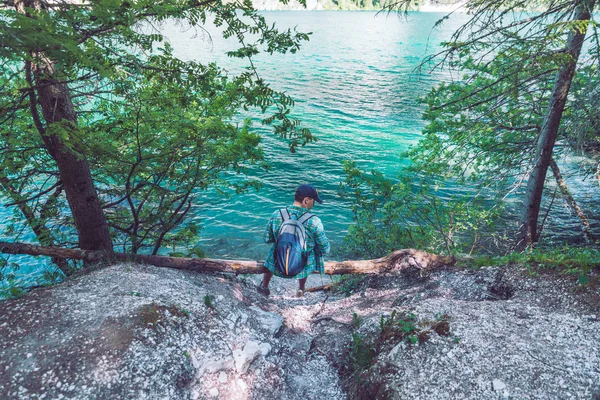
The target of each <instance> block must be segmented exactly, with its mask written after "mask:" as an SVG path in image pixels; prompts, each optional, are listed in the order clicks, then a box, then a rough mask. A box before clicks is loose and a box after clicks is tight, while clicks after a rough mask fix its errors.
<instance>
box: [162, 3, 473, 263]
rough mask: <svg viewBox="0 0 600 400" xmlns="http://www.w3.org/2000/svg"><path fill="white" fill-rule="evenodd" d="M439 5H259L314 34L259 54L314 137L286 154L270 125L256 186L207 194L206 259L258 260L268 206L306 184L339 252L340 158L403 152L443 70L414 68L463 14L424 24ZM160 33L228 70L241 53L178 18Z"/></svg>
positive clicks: (373, 164) (344, 210) (391, 164)
mask: <svg viewBox="0 0 600 400" xmlns="http://www.w3.org/2000/svg"><path fill="white" fill-rule="evenodd" d="M443 15H444V14H441V13H413V14H410V15H409V16H408V17H407V18H404V17H398V16H397V15H389V16H388V15H385V14H381V15H377V14H376V13H375V12H340V11H332V12H302V11H296V12H265V16H266V18H267V19H268V20H270V21H275V22H276V23H277V25H278V26H279V27H282V28H283V27H294V26H296V27H297V29H298V30H299V31H303V32H312V35H311V39H310V41H309V42H308V43H305V44H304V46H303V47H302V49H301V51H300V52H298V53H297V54H285V55H274V56H261V57H259V58H258V59H257V60H256V66H257V68H258V69H259V71H260V74H261V76H262V77H263V78H265V79H266V80H267V81H269V82H272V84H273V86H274V87H275V88H277V89H280V90H285V91H287V92H288V93H290V94H292V95H293V97H294V99H295V101H296V107H295V109H294V113H295V115H297V116H298V117H299V118H300V119H301V120H302V121H303V123H304V125H305V126H307V127H308V128H310V129H311V131H312V132H313V133H314V135H316V136H317V137H318V139H319V141H318V142H317V143H316V144H312V145H309V146H306V147H304V148H301V149H299V151H298V153H296V154H291V153H290V152H289V150H288V147H287V145H286V143H285V142H284V141H282V140H280V139H277V138H275V137H273V135H272V134H271V133H270V131H269V129H268V128H262V127H260V125H257V126H258V127H259V128H260V130H261V132H263V133H264V135H263V137H264V141H263V146H264V148H265V150H266V153H267V159H268V161H269V163H270V164H271V165H272V167H273V168H272V170H271V171H270V172H269V173H267V174H261V175H259V176H257V177H258V178H259V179H260V181H261V182H262V184H263V187H262V188H261V190H260V191H259V192H252V193H248V194H245V195H241V196H235V197H232V198H231V199H223V198H218V197H216V196H211V195H209V196H206V197H205V199H204V202H205V205H202V204H201V205H199V206H198V207H197V209H196V210H194V212H195V215H196V216H197V218H198V220H199V221H200V223H201V224H202V225H203V226H204V228H205V229H204V231H203V234H202V240H201V246H202V247H203V248H204V249H205V250H206V252H207V254H209V255H210V256H211V257H218V258H249V259H263V258H264V257H265V254H266V251H267V250H268V247H267V245H265V244H264V243H262V232H263V229H264V227H265V225H266V221H267V219H268V217H269V216H270V214H271V213H272V211H273V210H275V209H277V208H280V207H283V206H286V205H288V204H290V203H291V202H292V200H293V194H294V191H295V188H296V186H298V184H300V183H312V184H313V185H315V186H316V187H317V188H318V189H319V192H320V193H321V195H322V197H323V199H324V201H325V204H323V205H317V206H316V207H315V208H314V209H313V211H314V212H315V213H316V214H317V215H319V216H320V217H321V219H322V220H323V223H324V225H325V228H326V231H327V233H328V236H329V238H330V239H331V241H332V257H335V255H336V253H338V251H337V250H338V249H339V247H340V245H341V244H342V241H343V237H344V236H345V234H346V232H347V228H348V225H349V224H350V223H351V221H352V214H351V212H350V202H349V200H347V199H342V198H340V197H339V196H338V195H337V192H338V187H339V184H340V182H341V181H342V180H343V179H344V178H343V169H342V163H343V161H344V160H346V159H353V160H355V161H356V162H357V163H358V165H359V166H362V167H365V168H377V169H379V170H382V171H385V172H387V173H390V174H393V173H394V172H395V171H398V170H399V169H400V167H401V166H402V165H404V163H405V162H406V160H404V159H402V158H401V157H400V154H401V153H402V152H403V151H404V150H406V149H407V148H408V146H409V145H411V144H414V143H415V142H416V141H417V140H418V138H419V133H420V131H421V129H422V128H423V126H424V122H423V121H422V120H421V113H422V110H423V108H422V106H421V105H419V104H418V102H417V101H416V99H418V98H419V97H420V96H423V95H424V94H425V93H426V92H427V91H428V90H429V89H430V88H431V87H432V85H434V84H435V83H437V82H439V81H440V80H441V79H445V76H444V75H442V74H440V73H436V74H432V75H429V74H423V75H419V74H417V73H416V72H415V68H416V67H417V66H418V64H419V63H420V61H421V60H422V59H423V58H424V57H425V56H426V55H427V54H429V53H431V52H432V51H434V50H435V49H436V48H437V46H436V45H437V44H438V43H439V42H441V41H442V40H447V39H448V38H449V37H450V35H451V33H452V32H453V31H454V29H455V28H456V27H457V26H459V24H460V22H461V21H464V20H465V19H466V16H465V15H459V16H458V18H455V19H454V20H451V21H450V22H449V23H448V24H446V25H444V26H443V28H442V29H441V30H437V31H433V30H432V27H433V25H434V23H435V21H437V20H438V19H439V18H440V17H442V16H443ZM164 31H165V33H166V34H167V36H168V37H169V38H170V40H171V44H172V45H173V46H174V48H175V53H176V54H178V55H179V56H180V57H182V58H186V59H194V60H198V61H208V60H216V61H218V62H219V64H220V65H222V66H225V68H227V69H231V70H232V71H236V70H239V65H240V64H239V61H238V60H233V59H229V58H227V57H226V56H224V52H223V49H226V50H230V49H232V48H233V46H234V43H231V42H228V41H224V40H222V39H221V37H220V36H219V34H218V33H216V31H214V32H215V33H214V34H213V33H212V32H211V36H212V39H213V42H212V43H209V42H208V41H207V40H206V35H203V34H202V33H201V32H198V35H197V36H196V37H195V38H193V35H194V33H195V32H189V31H188V32H181V29H180V28H179V27H176V26H170V27H165V30H164Z"/></svg>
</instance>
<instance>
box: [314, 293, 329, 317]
mask: <svg viewBox="0 0 600 400" xmlns="http://www.w3.org/2000/svg"><path fill="white" fill-rule="evenodd" d="M328 298H329V295H327V296H325V300H323V304H321V309H320V310H319V311H317V312H316V313H314V314H313V315H312V318H314V317H316V316H317V315H319V314H321V313H322V312H323V310H324V309H325V303H326V302H327V299H328Z"/></svg>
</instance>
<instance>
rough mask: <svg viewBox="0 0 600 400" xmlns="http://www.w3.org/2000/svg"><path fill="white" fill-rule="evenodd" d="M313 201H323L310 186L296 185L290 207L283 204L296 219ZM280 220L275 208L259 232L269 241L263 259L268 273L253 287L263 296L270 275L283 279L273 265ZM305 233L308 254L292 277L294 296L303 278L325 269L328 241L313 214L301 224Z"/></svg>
mask: <svg viewBox="0 0 600 400" xmlns="http://www.w3.org/2000/svg"><path fill="white" fill-rule="evenodd" d="M315 201H316V202H318V203H319V204H323V200H321V198H320V197H319V192H318V191H317V189H315V188H314V186H312V185H300V186H299V187H298V189H296V195H295V196H294V203H293V204H292V205H291V206H288V207H286V209H287V211H288V213H289V215H290V218H292V219H296V220H298V219H300V218H301V217H302V215H304V214H306V213H307V212H308V211H309V210H311V209H312V208H313V206H314V205H315ZM282 223H283V219H282V213H281V212H280V210H277V211H275V212H274V213H273V214H272V215H271V219H269V223H268V224H267V228H266V229H265V233H264V235H263V239H264V241H265V242H266V243H273V246H272V247H271V250H270V251H269V254H268V255H267V260H266V261H265V264H264V265H265V267H266V268H267V269H268V270H269V272H265V273H264V275H263V280H262V282H261V283H260V284H259V285H258V286H257V290H258V292H259V293H261V294H262V295H264V296H269V294H271V291H270V290H269V282H270V281H271V278H272V277H273V275H274V274H275V275H277V276H279V277H283V278H287V276H284V275H283V274H281V273H280V272H279V271H278V270H277V268H276V267H275V255H274V254H275V248H276V246H277V243H276V240H277V235H278V233H279V228H280V227H281V224H282ZM303 226H304V230H305V232H306V253H307V254H308V260H307V263H306V266H305V267H304V269H303V270H302V272H300V273H299V274H298V275H296V276H294V277H293V278H295V279H298V291H297V292H296V295H297V296H298V297H302V296H304V287H305V285H306V279H307V278H308V276H309V275H310V274H312V273H313V272H314V271H318V272H319V273H321V274H322V273H324V272H325V262H324V260H323V255H324V254H327V253H329V249H330V246H329V241H328V240H327V236H326V235H325V230H324V229H323V223H322V222H321V220H320V219H319V217H317V216H315V215H313V216H312V217H311V218H309V219H308V220H307V221H306V222H304V224H303Z"/></svg>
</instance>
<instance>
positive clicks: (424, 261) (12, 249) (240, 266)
mask: <svg viewBox="0 0 600 400" xmlns="http://www.w3.org/2000/svg"><path fill="white" fill-rule="evenodd" d="M0 252H2V253H7V254H29V255H34V256H40V255H44V256H50V257H62V258H70V259H75V260H85V261H89V262H99V261H102V260H104V259H106V254H105V253H104V252H101V251H85V250H75V249H63V248H59V247H43V246H35V245H30V244H25V243H9V242H0ZM114 256H115V259H117V260H119V261H133V262H138V263H144V264H150V265H154V266H157V267H165V268H174V269H182V270H187V271H194V272H229V273H234V274H262V273H264V272H267V269H266V268H265V267H263V263H262V262H261V261H246V260H216V259H210V258H184V257H166V256H153V255H140V254H124V253H114ZM455 262H456V260H455V259H454V258H453V257H444V256H438V255H436V254H430V253H426V252H424V251H421V250H415V249H403V250H397V251H395V252H393V253H391V254H389V255H388V256H386V257H382V258H378V259H376V260H348V261H329V262H326V263H325V273H326V274H328V275H345V274H380V273H397V272H401V271H406V270H411V269H412V270H418V271H420V272H423V271H431V270H434V269H438V268H441V267H443V266H450V265H453V264H454V263H455Z"/></svg>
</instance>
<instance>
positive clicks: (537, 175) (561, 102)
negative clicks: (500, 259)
mask: <svg viewBox="0 0 600 400" xmlns="http://www.w3.org/2000/svg"><path fill="white" fill-rule="evenodd" d="M594 3H595V0H580V1H579V3H578V6H577V8H576V11H575V17H574V19H573V21H589V19H590V10H591V9H592V8H593V6H594ZM585 33H586V28H585V26H584V27H583V28H582V29H581V30H580V31H576V32H573V31H571V33H569V37H568V39H567V43H566V53H567V54H569V55H570V56H571V59H570V60H569V62H567V63H566V64H565V65H563V66H561V67H560V69H559V70H558V72H557V73H556V78H555V81H554V88H553V89H552V94H551V96H550V104H549V105H548V110H547V111H546V116H545V118H544V122H543V124H542V129H541V131H540V136H539V138H538V142H537V147H536V153H535V157H534V167H533V170H532V171H531V175H530V176H529V179H528V181H527V190H526V193H525V204H524V205H523V214H522V216H521V221H520V226H519V232H518V235H517V238H516V239H517V244H516V249H517V250H519V251H522V250H524V249H525V248H527V247H528V246H532V245H533V244H534V243H535V242H536V241H537V239H538V232H537V227H538V218H539V213H540V204H541V201H542V194H543V190H544V183H545V181H546V173H547V172H548V166H549V164H550V159H551V158H552V150H553V149H554V144H555V142H556V137H557V134H558V128H559V126H560V121H561V118H562V114H563V111H564V109H565V103H566V100H567V95H568V94H569V88H570V86H571V81H572V80H573V76H574V74H575V68H576V66H577V60H578V59H579V54H580V53H581V47H582V45H583V40H584V38H585Z"/></svg>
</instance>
